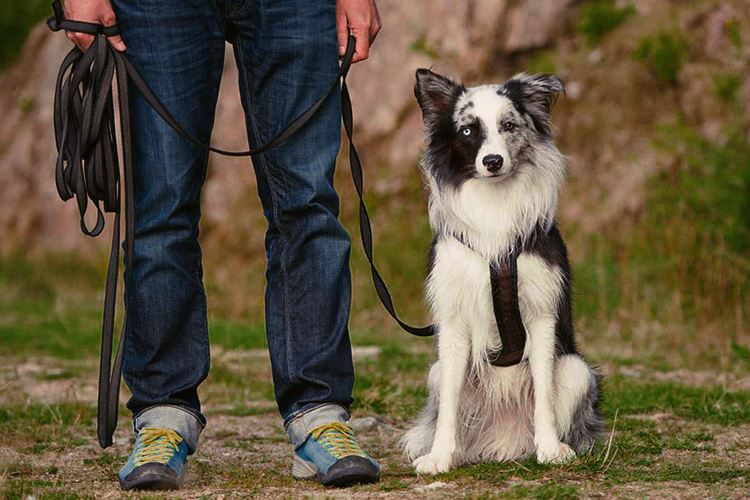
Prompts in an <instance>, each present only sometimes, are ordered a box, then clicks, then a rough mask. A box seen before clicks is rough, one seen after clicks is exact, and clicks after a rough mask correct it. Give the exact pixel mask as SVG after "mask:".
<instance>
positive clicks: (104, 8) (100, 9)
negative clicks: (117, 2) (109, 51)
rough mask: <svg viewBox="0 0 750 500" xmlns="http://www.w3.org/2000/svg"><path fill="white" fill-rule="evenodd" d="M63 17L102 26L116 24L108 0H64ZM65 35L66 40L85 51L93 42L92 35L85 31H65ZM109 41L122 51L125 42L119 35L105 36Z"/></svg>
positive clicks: (113, 12)
mask: <svg viewBox="0 0 750 500" xmlns="http://www.w3.org/2000/svg"><path fill="white" fill-rule="evenodd" d="M64 10H65V19H70V20H71V21H85V22H88V23H98V24H102V25H104V26H112V25H115V24H117V19H116V18H115V11H114V10H112V4H111V3H110V0H65V7H64ZM65 36H67V37H68V40H70V41H71V42H73V43H74V44H76V47H78V48H79V49H81V51H83V52H86V51H87V50H88V48H89V47H91V44H92V43H94V35H89V34H87V33H78V32H72V31H66V32H65ZM107 40H109V43H110V44H111V45H112V47H114V48H115V49H117V50H119V51H120V52H122V51H124V50H125V49H126V48H127V47H125V42H123V41H122V37H121V36H119V35H118V36H109V37H107Z"/></svg>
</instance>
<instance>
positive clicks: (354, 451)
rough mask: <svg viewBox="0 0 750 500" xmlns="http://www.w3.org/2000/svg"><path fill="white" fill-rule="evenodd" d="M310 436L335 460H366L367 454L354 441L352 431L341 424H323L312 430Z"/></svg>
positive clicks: (347, 426)
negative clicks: (355, 458)
mask: <svg viewBox="0 0 750 500" xmlns="http://www.w3.org/2000/svg"><path fill="white" fill-rule="evenodd" d="M310 435H311V436H312V437H313V439H315V440H316V441H317V442H318V443H319V444H320V445H321V446H322V447H323V449H324V450H326V451H327V452H328V453H330V454H331V455H333V456H334V457H336V459H337V460H338V459H341V458H344V457H350V456H356V457H362V458H367V453H365V452H364V451H362V448H360V447H359V445H358V444H357V441H355V439H354V431H353V430H352V428H351V427H349V425H347V424H345V423H343V422H331V423H329V424H323V425H321V426H319V427H316V428H315V429H313V430H312V431H311V432H310Z"/></svg>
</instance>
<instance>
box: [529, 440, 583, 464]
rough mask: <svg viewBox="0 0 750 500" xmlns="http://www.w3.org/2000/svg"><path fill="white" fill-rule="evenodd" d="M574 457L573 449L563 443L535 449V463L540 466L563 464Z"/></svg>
mask: <svg viewBox="0 0 750 500" xmlns="http://www.w3.org/2000/svg"><path fill="white" fill-rule="evenodd" d="M575 457H576V452H575V451H573V448H571V447H570V446H568V445H567V444H565V443H556V444H555V445H554V446H549V447H544V448H542V447H537V449H536V461H537V462H539V463H540V464H564V463H567V462H570V461H571V460H573V459H574V458H575Z"/></svg>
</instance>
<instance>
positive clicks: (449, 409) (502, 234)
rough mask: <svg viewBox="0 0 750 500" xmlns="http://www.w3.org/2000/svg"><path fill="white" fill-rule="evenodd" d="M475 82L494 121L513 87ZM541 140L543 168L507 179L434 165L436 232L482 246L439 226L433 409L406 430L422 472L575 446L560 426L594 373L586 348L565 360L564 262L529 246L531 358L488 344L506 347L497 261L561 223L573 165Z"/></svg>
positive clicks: (523, 286)
mask: <svg viewBox="0 0 750 500" xmlns="http://www.w3.org/2000/svg"><path fill="white" fill-rule="evenodd" d="M487 89H490V90H487ZM470 92H473V93H472V94H471V98H472V100H473V101H474V106H475V108H477V109H478V110H477V113H478V114H479V116H480V118H481V119H482V120H483V121H484V122H485V124H487V125H488V127H487V128H488V130H495V129H496V127H495V125H494V122H495V120H496V116H498V115H499V114H500V113H502V111H503V107H504V106H507V105H508V103H509V101H508V99H507V98H505V97H502V96H498V95H497V94H496V93H495V91H494V90H492V89H491V88H490V87H486V88H485V87H480V88H478V90H477V91H474V90H473V89H471V90H470ZM485 94H486V95H485ZM506 101H507V102H506ZM454 119H455V117H454ZM487 122H489V123H487ZM496 135H497V137H495V136H492V135H490V137H488V143H487V145H486V146H483V147H482V149H481V150H480V153H479V155H478V157H481V156H482V155H483V154H488V153H499V154H502V153H503V150H502V148H503V147H504V146H503V145H502V141H503V139H502V137H501V135H500V134H496ZM493 148H494V149H493ZM532 151H533V152H532V153H531V155H532V156H531V157H530V161H531V162H532V163H533V164H534V165H533V168H518V169H516V171H515V174H514V175H513V177H512V178H510V179H508V180H506V181H503V182H490V181H488V180H487V179H482V178H480V179H470V180H468V181H466V182H464V183H463V184H462V185H461V186H460V187H458V188H454V187H451V186H444V185H440V184H439V183H438V181H437V180H436V178H435V177H433V176H432V175H431V174H430V169H429V165H424V171H425V177H426V179H427V182H428V184H429V188H430V201H429V216H430V224H431V226H432V228H433V230H434V232H435V233H437V234H446V235H449V234H458V235H460V236H461V238H462V239H463V240H464V241H465V242H467V243H468V244H469V246H471V248H472V249H473V250H472V249H470V248H468V246H466V245H464V244H462V243H460V242H459V241H458V240H457V239H456V238H454V237H451V236H446V237H444V238H439V239H438V242H437V244H436V248H435V261H434V265H433V268H432V271H431V273H430V277H429V280H428V283H427V296H428V299H429V302H430V304H431V309H432V312H433V315H434V320H435V323H436V324H437V325H438V330H439V333H438V358H439V359H438V361H437V362H436V363H435V364H434V365H433V366H432V368H431V370H430V375H429V392H430V402H429V403H428V408H427V411H426V412H425V414H424V415H423V417H422V418H421V419H420V420H419V421H418V422H417V423H416V425H415V427H414V428H412V429H411V430H410V431H409V432H408V433H407V434H406V435H405V436H404V438H403V439H402V445H403V447H404V450H405V453H406V455H407V456H408V457H409V458H410V459H412V460H414V465H415V467H416V469H417V472H419V473H431V474H434V473H438V472H444V471H446V470H448V469H449V468H451V467H453V466H456V465H458V464H462V463H474V462H481V461H488V460H515V459H520V458H524V457H527V456H529V455H531V454H534V453H536V456H537V459H538V460H540V461H542V462H563V461H566V460H568V459H570V458H571V457H573V456H574V455H575V453H574V452H573V450H572V449H571V448H570V447H569V446H568V445H566V444H564V443H562V442H561V440H560V438H561V436H562V435H563V434H564V432H565V429H566V428H567V426H569V425H570V421H571V419H572V415H573V412H574V411H575V409H576V406H577V404H578V402H579V401H580V399H581V398H582V397H583V394H584V392H585V391H586V389H587V388H588V387H589V385H590V383H591V380H592V377H594V374H593V372H592V371H591V369H590V368H589V367H588V365H587V364H586V363H585V362H583V360H581V358H580V357H578V356H577V355H567V356H563V357H561V358H559V359H557V360H555V356H554V349H555V318H556V312H557V306H558V301H559V300H560V295H561V285H562V280H563V277H562V274H561V272H560V270H559V269H557V268H551V267H550V266H549V265H548V264H547V263H546V262H545V261H544V260H542V259H541V258H539V257H536V256H534V255H532V254H526V253H524V254H521V255H520V256H519V258H518V276H519V278H518V280H519V281H518V292H519V305H520V310H521V315H522V319H523V322H524V325H525V327H526V330H527V333H528V339H527V343H526V350H525V352H524V358H525V359H528V361H529V362H528V363H521V364H519V365H516V366H512V367H507V368H501V367H494V366H492V365H490V364H489V363H488V361H487V353H488V351H490V350H494V349H496V348H498V347H500V346H499V345H498V343H499V335H498V332H497V326H496V323H495V317H494V314H493V309H492V303H491V292H490V283H489V273H488V263H489V262H490V260H491V259H497V258H502V256H503V255H507V253H508V251H509V250H510V249H511V248H512V247H513V246H514V245H515V244H516V242H517V240H518V239H519V238H521V239H522V240H524V239H526V238H528V237H529V236H530V234H531V233H532V231H533V230H534V228H535V227H536V226H537V224H540V223H541V224H542V226H543V227H549V226H551V224H552V223H553V220H554V214H555V209H556V206H557V199H558V190H559V188H560V185H561V183H562V181H563V178H564V174H565V166H564V159H563V157H562V155H561V154H560V153H559V152H558V150H557V149H556V148H555V146H554V145H553V144H552V143H551V142H549V143H540V144H535V147H534V148H533V149H532ZM505 156H506V157H507V154H506V155H505ZM477 162H478V163H477V169H480V168H481V160H479V159H478V160H477ZM516 167H518V166H516ZM561 388H562V389H563V390H561ZM435 417H436V418H435Z"/></svg>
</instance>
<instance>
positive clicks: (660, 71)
mask: <svg viewBox="0 0 750 500" xmlns="http://www.w3.org/2000/svg"><path fill="white" fill-rule="evenodd" d="M687 56H688V50H687V44H686V42H685V39H684V37H683V35H682V34H681V33H679V32H663V33H660V34H658V35H655V36H647V37H645V38H643V39H641V41H640V42H639V43H638V46H637V47H636V49H635V51H634V52H633V57H634V58H635V59H636V60H638V61H641V62H643V64H645V65H646V67H647V68H648V70H649V71H650V72H651V73H652V74H653V75H654V76H656V77H657V78H658V79H659V80H660V81H662V82H664V83H666V84H668V85H673V86H674V85H676V84H677V78H678V76H679V74H680V69H682V65H683V64H684V62H685V60H686V59H687Z"/></svg>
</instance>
